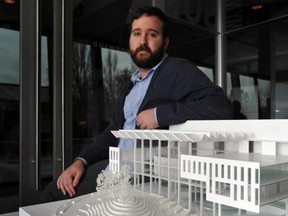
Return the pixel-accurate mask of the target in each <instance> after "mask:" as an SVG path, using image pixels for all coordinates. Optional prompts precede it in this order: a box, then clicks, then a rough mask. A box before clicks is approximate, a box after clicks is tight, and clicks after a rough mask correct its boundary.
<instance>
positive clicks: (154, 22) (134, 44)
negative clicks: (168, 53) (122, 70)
mask: <svg viewBox="0 0 288 216" xmlns="http://www.w3.org/2000/svg"><path fill="white" fill-rule="evenodd" d="M167 46H168V38H166V39H165V40H164V39H163V34H162V23H161V21H160V20H159V19H158V18H157V17H156V16H146V15H143V16H141V17H140V18H139V19H136V20H134V21H133V23H132V28H131V34H130V41H129V49H130V55H131V58H132V60H133V61H134V63H135V64H136V65H137V66H138V67H139V68H144V69H151V68H152V67H154V66H155V65H156V64H158V63H159V62H160V61H161V59H162V57H163V55H164V52H165V50H166V48H167Z"/></svg>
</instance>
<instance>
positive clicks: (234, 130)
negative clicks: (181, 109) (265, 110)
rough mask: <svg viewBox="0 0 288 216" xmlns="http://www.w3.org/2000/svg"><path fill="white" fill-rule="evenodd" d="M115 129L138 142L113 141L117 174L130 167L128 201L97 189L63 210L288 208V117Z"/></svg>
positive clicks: (268, 213) (247, 211)
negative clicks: (116, 143)
mask: <svg viewBox="0 0 288 216" xmlns="http://www.w3.org/2000/svg"><path fill="white" fill-rule="evenodd" d="M112 133H113V134H114V135H115V136H116V137H117V138H127V139H133V140H134V146H133V148H131V149H119V148H110V155H109V157H110V158H109V159H110V166H109V167H110V171H109V172H111V173H112V174H113V175H115V176H117V175H119V173H123V171H122V168H123V166H124V167H127V166H128V167H130V168H129V179H130V176H132V186H131V187H132V189H129V191H128V193H124V195H125V194H129V199H128V201H127V200H126V201H124V199H123V198H117V197H116V198H115V196H114V195H112V196H111V194H105V193H104V194H101V193H99V192H98V193H93V194H89V195H87V196H84V197H80V198H76V199H73V200H71V201H69V202H68V203H67V204H66V205H64V206H62V207H61V208H59V209H58V211H57V213H56V215H57V216H60V215H61V216H66V215H67V216H68V215H69V216H70V215H79V216H80V215H86V216H97V215H101V216H104V215H113V216H114V215H141V216H142V215H151V216H154V215H155V216H162V215H163V216H169V215H171V216H174V215H177V216H178V215H179V216H180V215H187V216H188V215H191V216H192V215H193V216H199V215H200V216H210V215H213V216H214V215H218V216H220V215H222V216H234V215H247V216H248V215H249V216H250V215H261V216H280V215H281V216H284V215H286V216H288V208H287V205H288V201H287V200H288V199H287V197H288V120H233V121H232V120H231V121H230V120H229V121H188V122H186V123H185V124H181V125H175V126H171V127H170V129H169V130H120V131H112ZM105 172H107V171H105ZM105 172H103V175H107V176H110V177H109V178H108V180H109V179H110V180H109V181H108V182H111V179H113V178H114V177H113V175H112V177H111V175H110V174H111V173H110V174H109V175H108V174H107V173H105ZM127 172H128V171H127ZM127 174H128V173H124V175H123V176H125V177H124V179H127ZM117 178H118V177H117ZM98 180H99V178H98ZM117 181H118V180H117ZM119 181H120V180H119ZM114 182H115V181H114ZM101 184H102V183H101ZM101 184H100V187H102V186H101ZM103 185H104V188H107V189H108V190H111V188H110V186H109V185H108V186H107V182H106V183H104V184H103ZM113 185H115V183H113ZM116 185H118V184H117V182H116ZM119 185H120V186H121V185H127V184H126V182H122V183H120V184H119ZM119 185H118V186H119ZM116 188H117V187H116ZM119 188H120V189H121V188H126V186H125V187H122V186H121V187H118V189H119ZM118 189H117V190H118ZM117 190H116V193H114V194H121V193H123V191H122V192H118V191H117ZM124 192H125V191H124ZM125 197H126V195H125ZM75 212H76V213H75Z"/></svg>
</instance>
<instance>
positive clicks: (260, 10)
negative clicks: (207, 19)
mask: <svg viewBox="0 0 288 216" xmlns="http://www.w3.org/2000/svg"><path fill="white" fill-rule="evenodd" d="M287 9H288V2H287V1H286V0H276V1H243V0H229V1H226V22H227V29H228V30H233V29H237V28H241V27H245V26H250V25H255V24H257V23H260V22H264V21H267V20H269V19H275V18H278V17H281V16H283V15H285V14H287Z"/></svg>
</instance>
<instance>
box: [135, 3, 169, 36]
mask: <svg viewBox="0 0 288 216" xmlns="http://www.w3.org/2000/svg"><path fill="white" fill-rule="evenodd" d="M144 14H145V15H147V16H156V17H158V19H159V20H160V21H161V22H162V26H163V28H162V33H163V38H166V37H168V36H169V34H168V28H167V16H166V15H165V13H164V12H163V11H162V10H161V9H159V8H157V7H153V6H149V5H147V6H144V7H141V8H139V9H138V10H137V11H136V12H135V13H134V15H133V16H132V19H131V21H130V31H131V30H132V23H133V21H134V20H135V19H139V18H140V17H141V16H143V15H144Z"/></svg>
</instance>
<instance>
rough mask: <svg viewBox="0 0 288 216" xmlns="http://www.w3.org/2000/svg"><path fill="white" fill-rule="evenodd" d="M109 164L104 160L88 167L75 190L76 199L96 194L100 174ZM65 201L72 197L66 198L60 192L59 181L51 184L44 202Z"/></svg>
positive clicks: (45, 191) (45, 194)
mask: <svg viewBox="0 0 288 216" xmlns="http://www.w3.org/2000/svg"><path fill="white" fill-rule="evenodd" d="M108 163H109V160H104V161H100V162H97V163H95V164H92V165H90V166H88V167H86V170H85V173H84V175H83V176H82V178H81V180H80V182H79V184H78V186H77V187H76V188H75V191H76V195H75V196H74V197H76V196H81V195H84V194H88V193H93V192H95V191H96V179H97V177H98V174H99V173H100V172H101V171H102V170H104V169H105V168H106V166H107V165H108ZM72 198H73V197H72ZM64 199H71V197H70V196H69V194H66V195H65V196H64V195H63V193H62V191H61V190H58V188H57V180H55V181H52V182H50V183H49V184H48V185H47V187H46V188H45V190H44V192H43V195H42V202H52V201H58V200H64Z"/></svg>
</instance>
